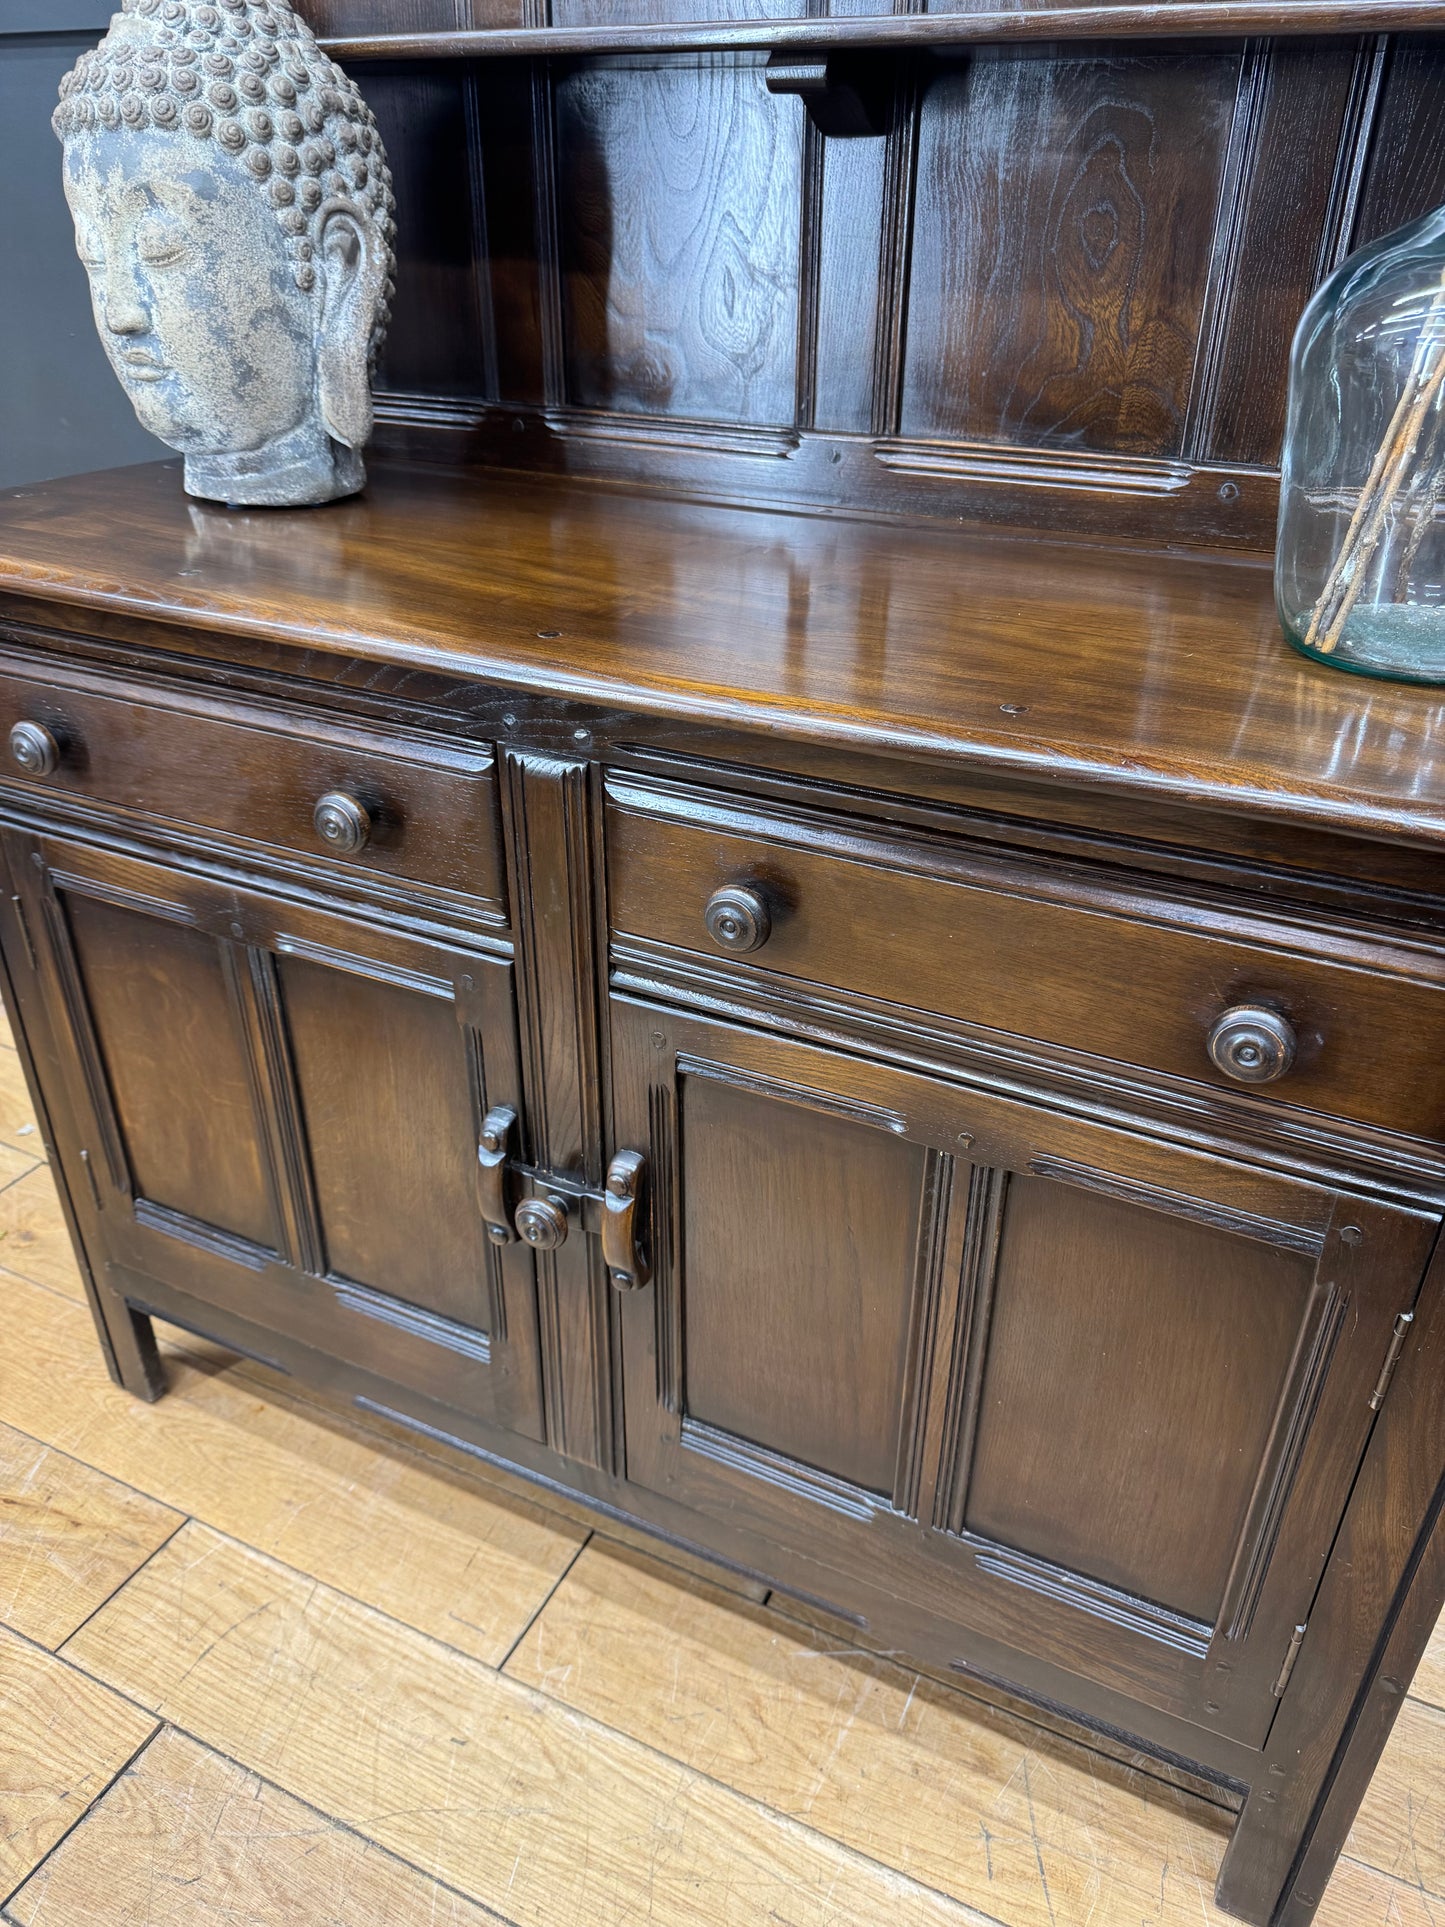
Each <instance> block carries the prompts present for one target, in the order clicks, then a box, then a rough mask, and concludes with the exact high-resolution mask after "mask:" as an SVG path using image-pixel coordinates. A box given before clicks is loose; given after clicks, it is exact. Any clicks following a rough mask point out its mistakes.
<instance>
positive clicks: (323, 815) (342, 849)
mask: <svg viewBox="0 0 1445 1927" xmlns="http://www.w3.org/2000/svg"><path fill="white" fill-rule="evenodd" d="M311 820H312V822H313V823H314V824H315V825H316V834H317V835H318V836H319V837H320V838H321V841H322V842H323V843H324V844H325V845H326V847H327V849H328V850H330V851H331V852H332V853H333V854H334V855H336V856H355V855H357V853H358V852H359V851H361V850H364V849H365V848H366V846H367V844H368V842H369V841H370V840H371V811H370V810H369V809H368V808H367V807H366V805H365V804H364V803H363V802H361V801H359V800H358V798H356V797H354V796H348V795H347V794H346V792H345V790H328V791H327V792H326V794H325V796H323V797H322V798H321V800H320V801H319V802H318V803H317V805H316V808H315V809H314V810H313V811H312V815H311Z"/></svg>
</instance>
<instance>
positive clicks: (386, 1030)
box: [4, 833, 544, 1438]
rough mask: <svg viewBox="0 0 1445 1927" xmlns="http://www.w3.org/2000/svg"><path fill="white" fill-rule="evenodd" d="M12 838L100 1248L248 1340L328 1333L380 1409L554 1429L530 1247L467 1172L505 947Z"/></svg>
mask: <svg viewBox="0 0 1445 1927" xmlns="http://www.w3.org/2000/svg"><path fill="white" fill-rule="evenodd" d="M4 853H5V857H6V861H7V864H8V867H9V871H10V876H11V879H12V884H13V890H14V894H13V898H12V908H13V911H14V913H15V917H16V919H17V923H18V925H19V928H20V932H21V942H20V949H21V953H22V958H23V960H24V962H25V966H26V967H25V968H23V969H21V970H20V971H19V972H18V991H17V994H18V995H20V997H21V998H22V1000H23V1001H24V1002H25V1003H26V1004H27V1005H28V1006H29V1012H28V1015H27V1018H26V1027H27V1030H28V1031H30V1032H31V1034H32V1035H33V1036H39V1035H41V1034H42V1033H48V1035H49V1037H50V1038H51V1040H52V1043H51V1045H50V1046H49V1054H50V1059H51V1061H52V1062H53V1064H54V1065H55V1067H56V1068H55V1072H54V1083H55V1089H54V1090H53V1091H52V1092H51V1093H50V1094H49V1098H48V1101H49V1103H50V1108H51V1111H52V1116H53V1118H54V1119H55V1121H56V1134H57V1141H58V1148H59V1151H60V1156H61V1159H62V1161H63V1162H64V1165H65V1170H66V1176H67V1178H68V1180H69V1188H70V1194H71V1198H72V1202H73V1204H74V1205H75V1208H76V1214H77V1217H78V1219H79V1220H80V1222H81V1226H82V1232H83V1236H84V1238H85V1242H86V1246H87V1251H88V1256H89V1259H90V1264H91V1268H92V1270H93V1271H94V1272H96V1273H100V1274H103V1275H104V1276H105V1277H106V1279H107V1282H108V1284H109V1285H110V1287H111V1289H113V1290H114V1291H117V1292H119V1293H121V1294H122V1295H123V1296H124V1297H125V1299H126V1301H127V1302H128V1303H130V1304H131V1305H132V1306H133V1307H138V1308H141V1309H143V1310H146V1311H151V1312H156V1313H159V1315H161V1316H163V1317H166V1318H171V1319H174V1320H175V1321H176V1322H177V1323H180V1324H183V1325H185V1326H186V1327H187V1328H189V1329H191V1330H194V1331H197V1332H200V1333H202V1334H207V1333H209V1334H212V1335H215V1336H217V1337H220V1338H221V1339H222V1340H223V1342H227V1343H235V1344H237V1345H238V1346H239V1345H244V1346H245V1347H247V1348H249V1349H251V1350H253V1351H254V1352H255V1354H256V1355H257V1356H259V1357H262V1358H272V1357H282V1356H284V1348H282V1349H280V1350H276V1351H273V1349H272V1347H271V1345H270V1343H269V1338H270V1335H271V1334H276V1335H279V1336H281V1337H284V1338H285V1339H287V1340H289V1341H291V1342H292V1343H294V1344H298V1345H301V1346H304V1347H306V1348H307V1350H308V1351H309V1352H314V1353H317V1354H322V1355H330V1356H332V1357H334V1358H336V1359H338V1360H340V1361H342V1362H343V1363H345V1364H347V1365H349V1366H351V1367H354V1368H356V1369H357V1370H359V1371H361V1372H364V1373H366V1374H367V1375H368V1376H369V1377H370V1379H371V1380H373V1381H374V1386H373V1391H372V1393H371V1394H370V1395H371V1396H373V1397H374V1398H375V1399H376V1401H377V1403H378V1404H379V1405H381V1406H382V1407H383V1408H385V1409H391V1400H390V1397H389V1389H390V1388H391V1387H403V1388H406V1389H407V1390H409V1391H412V1392H417V1393H420V1394H421V1395H422V1396H424V1397H425V1398H427V1399H429V1400H432V1401H434V1402H436V1403H437V1404H439V1405H443V1406H450V1407H451V1408H453V1409H454V1410H458V1411H461V1412H465V1413H467V1414H469V1415H471V1416H473V1417H475V1418H478V1419H480V1420H482V1421H483V1422H485V1423H487V1424H494V1425H496V1426H498V1427H499V1428H503V1429H506V1430H510V1431H514V1432H520V1433H523V1434H525V1435H526V1436H528V1437H530V1438H540V1437H541V1436H543V1432H544V1426H543V1419H542V1384H541V1369H540V1342H539V1330H538V1317H537V1291H536V1276H535V1269H534V1265H533V1259H532V1254H531V1253H530V1251H528V1250H527V1248H526V1247H525V1246H524V1245H522V1244H520V1243H514V1244H511V1245H508V1246H506V1247H503V1248H498V1247H496V1246H494V1245H493V1244H492V1243H491V1241H490V1240H489V1239H488V1237H487V1235H486V1230H485V1226H484V1222H483V1219H482V1215H481V1205H482V1200H481V1198H480V1195H479V1193H478V1189H477V1176H476V1173H477V1145H478V1132H479V1128H480V1120H481V1117H482V1114H483V1111H484V1108H485V1107H488V1106H497V1107H504V1108H508V1109H511V1110H513V1111H517V1112H520V1110H521V1108H522V1092H521V1073H520V1066H519V1061H518V1050H517V1029H516V1003H515V997H514V991H513V981H512V967H511V962H510V959H509V958H507V957H506V956H505V955H503V954H501V952H500V948H499V946H497V945H496V944H494V943H489V944H486V945H485V946H474V945H470V944H467V945H463V944H457V945H455V946H447V945H442V944H439V943H436V942H433V941H430V940H427V939H423V938H419V937H417V936H415V935H413V934H411V933H410V932H407V931H404V930H400V929H396V928H393V927H390V926H388V924H387V922H386V920H385V919H384V918H382V917H380V916H378V917H377V919H376V920H375V921H364V920H362V919H360V918H353V917H350V916H342V915H338V914H336V913H334V912H332V911H329V910H325V909H322V908H319V907H317V906H315V905H310V904H302V903H298V902H296V901H294V900H292V899H290V898H285V897H282V896H280V895H275V896H273V895H270V894H269V893H265V892H263V891H261V890H259V889H256V888H248V887H243V886H242V885H239V884H238V883H236V882H235V881H234V880H233V879H231V878H224V879H212V878H209V877H207V876H204V875H202V874H199V873H197V872H195V871H191V870H179V869H173V868H170V867H168V866H167V865H164V864H161V863H156V862H152V861H149V860H147V859H144V858H140V857H134V856H130V855H125V854H122V853H120V852H117V851H112V850H106V849H99V848H92V847H90V846H89V845H87V844H84V843H82V842H80V841H71V840H70V839H51V838H39V837H24V836H21V835H20V834H19V833H12V834H10V835H9V836H8V837H7V838H6V839H5V844H4ZM32 958H33V961H31V960H32ZM42 1055H43V1053H42Z"/></svg>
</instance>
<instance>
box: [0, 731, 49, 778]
mask: <svg viewBox="0 0 1445 1927" xmlns="http://www.w3.org/2000/svg"><path fill="white" fill-rule="evenodd" d="M10 757H11V760H12V761H13V762H14V763H16V764H18V766H19V767H20V768H21V769H23V770H24V772H25V774H26V775H27V776H49V775H51V774H52V772H53V771H54V770H55V769H57V768H58V767H59V764H60V739H59V737H58V736H56V734H55V732H54V731H53V730H50V729H47V728H46V727H45V725H44V723H16V725H15V727H14V728H13V729H12V730H11V732H10Z"/></svg>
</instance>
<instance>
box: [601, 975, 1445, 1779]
mask: <svg viewBox="0 0 1445 1927" xmlns="http://www.w3.org/2000/svg"><path fill="white" fill-rule="evenodd" d="M613 1039H614V1072H615V1077H616V1098H615V1101H616V1116H615V1130H616V1137H617V1142H618V1144H620V1145H621V1144H626V1145H635V1146H637V1147H639V1148H642V1147H646V1148H647V1149H648V1150H649V1151H650V1157H651V1170H652V1220H653V1224H652V1235H653V1246H654V1250H653V1275H652V1282H651V1283H650V1285H649V1286H648V1287H647V1288H646V1289H644V1290H641V1291H635V1292H629V1293H627V1294H625V1295H624V1296H623V1297H622V1300H621V1306H620V1313H621V1318H622V1328H623V1349H624V1381H625V1402H626V1449H627V1472H628V1476H629V1478H631V1479H633V1480H636V1481H638V1482H640V1483H642V1484H645V1485H648V1486H651V1487H654V1488H655V1489H657V1490H659V1491H662V1492H666V1493H668V1494H670V1495H671V1496H673V1497H674V1498H677V1499H680V1500H682V1501H683V1502H685V1503H687V1504H689V1505H691V1506H693V1507H695V1508H697V1509H698V1510H700V1511H703V1512H712V1513H714V1514H717V1515H721V1516H738V1515H739V1514H740V1513H746V1515H747V1516H748V1517H749V1518H752V1519H756V1520H758V1521H760V1522H761V1523H762V1525H763V1528H764V1529H765V1530H767V1531H768V1532H770V1533H771V1534H772V1535H774V1536H776V1537H777V1538H778V1540H779V1542H780V1543H781V1544H784V1545H787V1546H790V1547H793V1548H796V1549H797V1550H799V1551H802V1552H805V1553H806V1554H807V1555H808V1556H810V1557H812V1558H814V1559H817V1560H819V1561H821V1562H823V1563H824V1564H828V1565H832V1566H834V1567H836V1568H837V1569H838V1570H839V1572H840V1573H846V1572H847V1571H848V1570H849V1569H852V1570H854V1571H856V1572H857V1573H859V1574H860V1575H862V1576H863V1577H864V1578H865V1579H867V1580H868V1581H870V1582H871V1583H872V1584H874V1585H876V1586H880V1587H882V1588H884V1589H885V1590H887V1591H889V1592H892V1593H895V1594H904V1595H908V1594H912V1595H913V1596H914V1597H916V1598H918V1599H919V1600H921V1601H925V1602H927V1603H928V1605H929V1607H930V1609H931V1610H933V1611H935V1612H942V1613H944V1614H946V1615H948V1616H950V1617H953V1618H954V1619H955V1620H956V1622H957V1624H958V1625H959V1627H960V1629H961V1630H962V1631H963V1632H965V1633H967V1632H969V1631H971V1632H974V1633H976V1634H978V1635H980V1636H981V1637H983V1638H985V1639H988V1640H991V1641H1002V1642H1003V1643H1004V1644H1005V1645H1012V1646H1014V1647H1017V1648H1020V1649H1024V1650H1028V1651H1033V1652H1037V1653H1038V1654H1040V1655H1041V1656H1042V1657H1044V1658H1047V1659H1049V1660H1051V1661H1053V1662H1054V1663H1055V1664H1057V1665H1059V1666H1062V1667H1064V1668H1065V1669H1067V1670H1069V1671H1072V1672H1074V1673H1081V1674H1084V1675H1086V1676H1087V1677H1089V1678H1091V1679H1093V1680H1095V1681H1098V1682H1100V1683H1102V1684H1104V1685H1107V1686H1112V1687H1116V1688H1119V1689H1121V1690H1123V1691H1126V1692H1128V1693H1131V1694H1134V1695H1136V1696H1137V1697H1140V1698H1142V1699H1145V1700H1146V1701H1149V1702H1151V1703H1153V1704H1155V1705H1157V1706H1159V1707H1160V1708H1162V1709H1164V1710H1166V1711H1169V1712H1173V1713H1177V1714H1180V1715H1182V1716H1183V1717H1186V1718H1188V1719H1192V1720H1194V1721H1197V1722H1198V1723H1200V1724H1202V1725H1205V1726H1208V1727H1211V1728H1213V1729H1214V1730H1216V1731H1218V1732H1221V1733H1224V1734H1227V1735H1228V1736H1230V1737H1232V1738H1235V1739H1239V1740H1241V1741H1243V1742H1245V1743H1246V1744H1250V1745H1256V1744H1258V1743H1260V1741H1261V1740H1262V1739H1263V1737H1264V1735H1265V1733H1266V1732H1267V1730H1268V1726H1269V1723H1270V1720H1271V1718H1272V1717H1273V1712H1274V1709H1275V1707H1276V1705H1277V1704H1278V1697H1277V1692H1278V1691H1281V1690H1283V1684H1284V1679H1283V1677H1282V1676H1285V1677H1287V1671H1286V1662H1287V1661H1288V1659H1289V1657H1290V1655H1291V1653H1292V1652H1293V1651H1297V1650H1298V1647H1299V1644H1300V1638H1302V1637H1303V1636H1304V1635H1300V1638H1297V1637H1296V1629H1297V1628H1299V1627H1302V1626H1307V1621H1308V1617H1309V1611H1310V1603H1311V1600H1312V1598H1313V1595H1314V1592H1315V1588H1316V1586H1317V1584H1318V1581H1319V1577H1320V1574H1321V1572H1322V1571H1323V1568H1324V1564H1325V1560H1326V1557H1327V1555H1328V1551H1329V1547H1330V1543H1331V1540H1332V1538H1333V1535H1334V1532H1335V1528H1336V1526H1337V1525H1338V1522H1339V1520H1340V1518H1341V1516H1342V1513H1343V1510H1344V1506H1345V1501H1346V1499H1347V1497H1348V1494H1349V1490H1350V1485H1351V1481H1352V1479H1353V1476H1354V1473H1355V1469H1356V1467H1357V1465H1358V1463H1359V1459H1360V1455H1361V1453H1362V1451H1363V1449H1364V1445H1365V1441H1366V1438H1367V1436H1368V1433H1369V1428H1370V1425H1371V1423H1372V1422H1373V1418H1374V1411H1373V1409H1372V1407H1371V1402H1370V1401H1371V1394H1372V1392H1373V1391H1374V1388H1375V1386H1376V1383H1377V1381H1378V1379H1379V1376H1380V1371H1381V1367H1382V1364H1383V1362H1384V1360H1385V1358H1386V1355H1387V1353H1388V1351H1389V1348H1390V1340H1391V1333H1392V1329H1393V1326H1394V1321H1395V1319H1396V1316H1397V1314H1399V1313H1400V1312H1402V1311H1406V1310H1408V1309H1409V1307H1410V1305H1411V1303H1412V1302H1413V1299H1414V1295H1415V1292H1416V1288H1417V1285H1418V1281H1419V1279H1420V1277H1421V1275H1422V1273H1423V1270H1424V1265H1425V1262H1426V1259H1427V1257H1428V1254H1429V1249H1430V1245H1431V1242H1432V1239H1433V1236H1434V1232H1435V1229H1436V1221H1435V1220H1434V1219H1433V1218H1427V1217H1425V1216H1421V1215H1416V1214H1414V1213H1411V1212H1408V1211H1403V1210H1392V1209H1388V1208H1386V1207H1384V1206H1382V1205H1379V1204H1377V1203H1374V1202H1372V1201H1370V1200H1367V1199H1362V1198H1355V1197H1345V1196H1337V1195H1335V1194H1333V1193H1331V1192H1330V1191H1328V1190H1326V1189H1324V1188H1322V1187H1319V1186H1316V1185H1312V1184H1307V1183H1300V1182H1295V1181H1293V1180H1291V1179H1287V1178H1284V1177H1280V1176H1277V1175H1274V1174H1272V1173H1269V1172H1265V1171H1260V1170H1256V1169H1253V1168H1251V1167H1246V1166H1243V1165H1236V1164H1234V1163H1231V1162H1229V1161H1227V1160H1225V1159H1222V1158H1217V1157H1211V1156H1206V1155H1202V1154H1199V1153H1196V1152H1191V1151H1187V1150H1184V1149H1181V1148H1175V1147H1171V1146H1169V1145H1166V1144H1162V1143H1156V1142H1154V1141H1152V1140H1148V1139H1144V1138H1140V1137H1135V1136H1132V1135H1130V1134H1129V1133H1127V1132H1124V1131H1119V1130H1114V1129H1111V1128H1108V1127H1105V1126H1102V1125H1096V1124H1092V1123H1087V1122H1084V1121H1080V1120H1072V1119H1069V1118H1067V1117H1064V1116H1060V1115H1057V1114H1055V1113H1052V1112H1048V1111H1043V1110H1037V1109H1034V1108H1032V1107H1030V1106H1027V1105H1024V1104H1019V1103H1014V1102H1011V1101H1008V1100H1005V1099H1001V1098H997V1097H992V1096H985V1095H981V1094H977V1093H973V1092H970V1091H966V1090H963V1089H959V1088H957V1087H954V1086H951V1085H947V1084H944V1083H943V1082H941V1081H938V1080H934V1079H930V1078H927V1077H923V1076H918V1075H915V1074H913V1073H909V1072H902V1071H894V1070H891V1069H886V1068H883V1067H879V1066H877V1065H873V1064H869V1063H866V1062H863V1061H862V1060H859V1059H854V1058H851V1057H848V1056H845V1055H842V1054H840V1053H836V1052H828V1051H822V1050H817V1049H814V1048H812V1047H810V1046H806V1045H802V1044H796V1043H791V1042H785V1041H780V1040H777V1039H772V1038H767V1037H760V1036H755V1035H752V1034H750V1033H748V1032H745V1031H741V1030H736V1029H733V1028H731V1027H729V1026H726V1025H723V1024H719V1023H715V1022H711V1021H708V1020H704V1019H700V1018H694V1017H688V1016H681V1015H678V1014H676V1013H674V1012H670V1011H669V1012H663V1011H660V1010H653V1009H649V1008H647V1007H645V1006H642V1005H640V1004H634V1003H630V1002H628V1001H626V1000H623V999H616V1000H614V1003H613ZM844 1583H845V1582H844V1581H841V1580H840V1585H843V1584H844ZM838 1597H839V1598H840V1600H841V1599H843V1598H845V1597H846V1591H840V1593H839V1595H838ZM965 1645H966V1641H961V1645H960V1657H961V1659H962V1658H963V1656H964V1655H963V1648H964V1646H965Z"/></svg>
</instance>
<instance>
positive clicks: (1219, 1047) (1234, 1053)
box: [1208, 1004, 1295, 1084]
mask: <svg viewBox="0 0 1445 1927" xmlns="http://www.w3.org/2000/svg"><path fill="white" fill-rule="evenodd" d="M1208 1043H1209V1061H1210V1062H1211V1063H1212V1064H1213V1066H1214V1068H1215V1069H1216V1070H1218V1071H1223V1072H1224V1075H1225V1076H1226V1077H1232V1078H1233V1079H1234V1080H1235V1082H1236V1083H1237V1084H1273V1083H1274V1081H1275V1079H1276V1078H1278V1077H1283V1076H1284V1074H1285V1072H1286V1071H1287V1070H1288V1069H1289V1067H1290V1065H1291V1064H1293V1062H1294V1054H1295V1034H1294V1026H1293V1024H1291V1023H1290V1022H1289V1021H1288V1020H1287V1019H1286V1018H1284V1017H1281V1016H1280V1014H1279V1012H1278V1011H1277V1010H1267V1009H1266V1008H1265V1007H1264V1006H1263V1005H1260V1004H1236V1005H1235V1007H1234V1009H1233V1010H1226V1011H1225V1013H1224V1015H1223V1016H1222V1017H1217V1018H1216V1019H1215V1021H1214V1024H1213V1026H1212V1027H1211V1029H1210V1032H1209V1039H1208Z"/></svg>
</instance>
